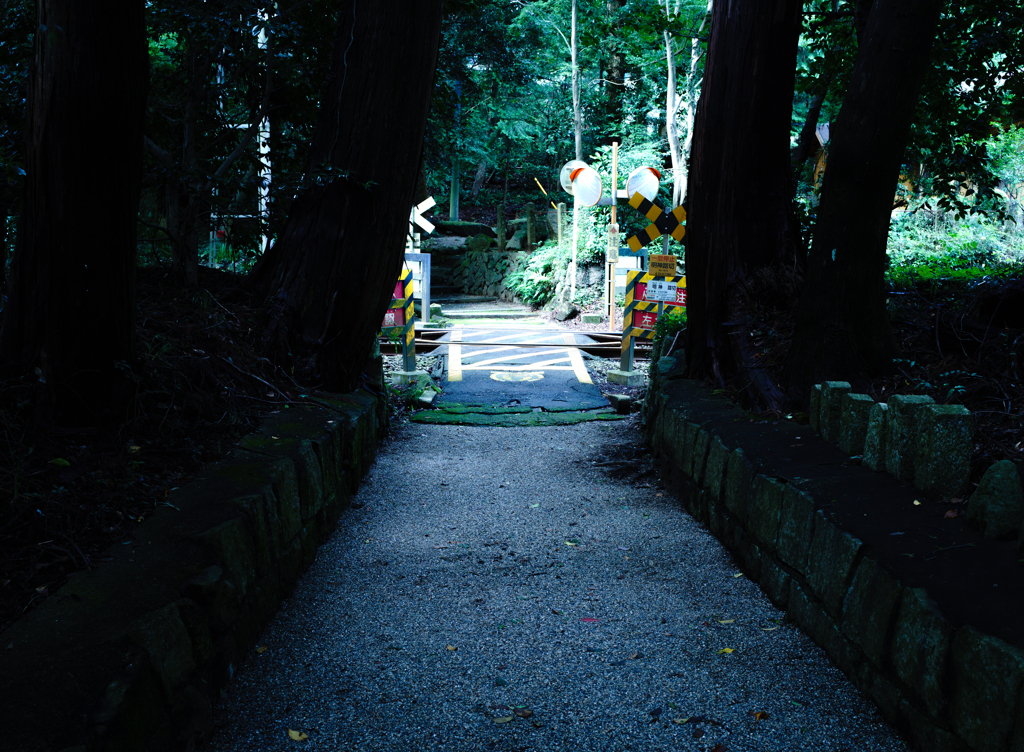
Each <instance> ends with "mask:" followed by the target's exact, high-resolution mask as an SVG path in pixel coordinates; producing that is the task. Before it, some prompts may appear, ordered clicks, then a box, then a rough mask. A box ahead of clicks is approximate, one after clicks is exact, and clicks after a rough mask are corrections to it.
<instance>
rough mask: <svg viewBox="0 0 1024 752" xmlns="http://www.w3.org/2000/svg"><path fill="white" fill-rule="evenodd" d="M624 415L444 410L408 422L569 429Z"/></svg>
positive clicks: (423, 413) (427, 412)
mask: <svg viewBox="0 0 1024 752" xmlns="http://www.w3.org/2000/svg"><path fill="white" fill-rule="evenodd" d="M624 417H626V416H624V415H618V414H617V413H614V412H592V411H590V412H588V411H575V412H557V413H543V412H539V413H535V412H514V413H513V412H507V413H499V414H494V413H478V412H461V413H451V412H448V411H447V410H424V411H423V412H419V413H415V414H413V415H412V416H411V417H410V418H409V419H410V420H411V421H412V422H413V423H433V424H435V425H458V426H502V427H523V426H571V425H574V424H576V423H585V422H587V421H593V420H622V419H623V418H624Z"/></svg>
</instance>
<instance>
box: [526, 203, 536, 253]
mask: <svg viewBox="0 0 1024 752" xmlns="http://www.w3.org/2000/svg"><path fill="white" fill-rule="evenodd" d="M536 245H537V218H536V216H534V208H533V203H532V202H531V203H529V204H527V205H526V250H528V251H532V250H533V249H534V247H535V246H536Z"/></svg>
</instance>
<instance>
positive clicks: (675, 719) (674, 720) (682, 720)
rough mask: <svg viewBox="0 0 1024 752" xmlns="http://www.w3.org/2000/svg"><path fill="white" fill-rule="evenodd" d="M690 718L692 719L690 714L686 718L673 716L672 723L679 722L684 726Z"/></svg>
mask: <svg viewBox="0 0 1024 752" xmlns="http://www.w3.org/2000/svg"><path fill="white" fill-rule="evenodd" d="M688 720H690V718H689V716H687V717H686V718H673V719H672V723H678V724H679V725H680V726H682V725H683V724H684V723H686V722H687V721H688Z"/></svg>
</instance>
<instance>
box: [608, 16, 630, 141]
mask: <svg viewBox="0 0 1024 752" xmlns="http://www.w3.org/2000/svg"><path fill="white" fill-rule="evenodd" d="M624 5H625V2H624V0H607V2H606V3H605V7H606V10H607V13H608V17H609V19H611V24H610V26H611V28H610V33H609V37H610V39H609V42H610V44H611V50H610V51H609V53H608V67H607V73H606V76H605V78H606V81H605V84H604V85H605V91H606V92H607V97H606V102H607V107H608V109H607V111H606V113H605V116H606V117H605V122H606V124H607V128H609V129H610V132H611V133H614V134H618V133H619V132H620V131H621V129H622V94H623V92H624V91H625V88H626V56H625V54H624V53H623V51H622V41H621V34H622V17H621V12H622V7H623V6H624Z"/></svg>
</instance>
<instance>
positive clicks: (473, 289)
mask: <svg viewBox="0 0 1024 752" xmlns="http://www.w3.org/2000/svg"><path fill="white" fill-rule="evenodd" d="M529 257H530V253H529V252H528V251H499V250H496V249H495V250H485V251H466V253H465V254H464V255H463V256H462V258H461V259H460V260H459V261H458V262H457V263H456V264H455V266H454V267H453V269H452V274H451V283H450V284H452V285H454V286H456V287H459V288H461V289H462V291H463V292H465V293H467V294H469V295H487V296H494V297H497V298H498V299H499V300H507V301H512V300H518V298H516V295H515V293H514V292H513V291H512V290H510V289H509V288H508V287H507V286H506V281H505V280H506V278H507V277H508V276H509V275H510V274H512V273H514V272H517V271H519V270H520V269H522V268H523V267H524V266H525V265H526V262H527V261H528V260H529ZM588 288H594V289H593V291H592V292H593V294H594V295H597V296H600V295H602V294H603V291H604V265H603V264H589V265H588V264H580V265H579V266H578V267H577V269H576V289H577V290H581V291H586V290H587V289H588Z"/></svg>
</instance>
